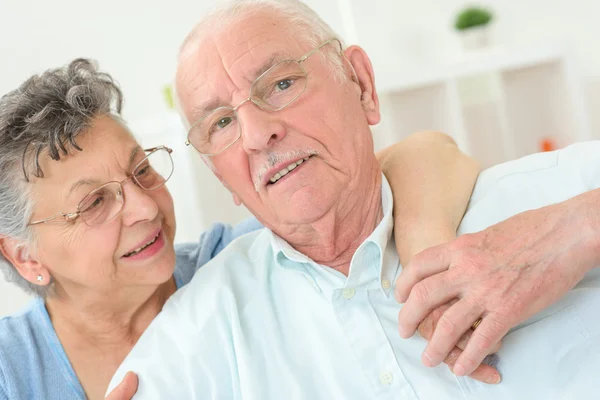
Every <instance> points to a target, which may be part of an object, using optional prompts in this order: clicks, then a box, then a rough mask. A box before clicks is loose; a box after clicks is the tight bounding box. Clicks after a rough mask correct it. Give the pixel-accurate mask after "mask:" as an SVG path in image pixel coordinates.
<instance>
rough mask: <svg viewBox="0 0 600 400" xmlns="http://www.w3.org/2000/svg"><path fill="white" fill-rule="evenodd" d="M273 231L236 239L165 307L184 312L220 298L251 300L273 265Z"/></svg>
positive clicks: (201, 269)
mask: <svg viewBox="0 0 600 400" xmlns="http://www.w3.org/2000/svg"><path fill="white" fill-rule="evenodd" d="M270 235H271V232H270V231H268V230H266V229H263V230H260V231H256V232H252V233H249V234H246V235H244V236H241V237H239V238H237V239H235V240H234V241H232V242H231V244H229V245H228V246H227V247H226V248H225V249H223V251H221V253H219V254H218V255H217V256H216V257H215V258H213V259H212V260H210V261H209V262H207V263H206V264H205V265H204V266H203V267H202V268H200V269H199V270H198V271H197V272H196V273H195V275H194V277H193V278H192V280H191V281H190V283H189V284H188V285H186V286H185V287H183V288H182V289H180V290H178V291H177V292H176V293H175V294H174V295H173V296H171V298H170V299H169V300H168V301H167V304H166V305H165V308H164V310H169V309H171V308H176V309H178V312H181V311H182V310H185V309H188V308H196V306H197V305H198V304H200V303H203V304H205V303H206V302H212V301H215V300H217V299H218V300H219V301H221V302H228V301H235V302H236V303H237V304H239V303H240V301H241V302H243V301H244V299H246V300H249V299H248V296H249V295H250V294H251V293H256V290H255V289H257V288H258V285H260V284H262V283H264V276H265V274H266V273H267V271H268V268H269V265H270V262H269V259H270V258H272V254H273V250H272V247H271V241H270ZM259 281H260V282H259ZM250 288H252V289H253V290H250ZM213 316H214V315H213Z"/></svg>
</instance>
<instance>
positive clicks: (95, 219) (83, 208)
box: [29, 146, 174, 226]
mask: <svg viewBox="0 0 600 400" xmlns="http://www.w3.org/2000/svg"><path fill="white" fill-rule="evenodd" d="M144 151H145V152H146V153H148V154H147V155H146V157H145V158H144V159H143V160H141V161H140V162H139V163H137V164H136V166H135V167H134V168H133V171H132V173H131V174H130V175H129V176H128V177H127V178H125V179H124V180H122V181H121V182H117V181H112V182H107V183H105V184H104V185H102V186H100V187H98V188H96V189H94V190H92V191H91V192H90V193H88V195H87V196H85V197H84V198H83V200H81V202H79V205H78V206H77V211H75V212H72V213H60V214H56V215H53V216H51V217H48V218H44V219H42V220H39V221H33V222H30V223H29V225H38V224H45V223H65V222H71V221H74V220H75V219H77V218H79V217H81V219H82V220H83V222H84V223H85V224H86V225H89V226H92V225H99V224H102V223H104V222H107V221H110V220H111V219H113V218H114V217H116V216H117V214H119V212H121V210H122V209H123V204H124V202H125V197H124V194H123V185H124V184H125V182H127V181H128V180H130V179H131V180H133V182H135V184H136V185H138V186H139V187H140V188H141V189H143V190H155V189H158V188H160V187H162V186H164V184H165V183H166V182H167V181H168V180H169V178H170V177H171V175H173V168H174V167H173V159H172V158H171V153H172V152H173V150H171V149H170V148H168V147H165V146H159V147H154V148H151V149H146V150H144Z"/></svg>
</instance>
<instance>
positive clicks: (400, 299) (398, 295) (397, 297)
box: [394, 292, 404, 304]
mask: <svg viewBox="0 0 600 400" xmlns="http://www.w3.org/2000/svg"><path fill="white" fill-rule="evenodd" d="M394 297H395V298H396V301H397V302H398V303H400V304H402V303H404V302H403V301H402V300H403V299H402V297H401V296H400V292H394Z"/></svg>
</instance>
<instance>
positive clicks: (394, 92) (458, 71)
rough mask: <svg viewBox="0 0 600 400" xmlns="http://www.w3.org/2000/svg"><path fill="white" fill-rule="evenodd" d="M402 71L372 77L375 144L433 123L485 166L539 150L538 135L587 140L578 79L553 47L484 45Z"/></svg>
mask: <svg viewBox="0 0 600 400" xmlns="http://www.w3.org/2000/svg"><path fill="white" fill-rule="evenodd" d="M402 75H403V76H410V77H411V79H410V80H405V81H399V80H398V79H396V78H395V77H393V76H384V77H383V79H381V77H378V82H384V84H383V85H378V91H379V94H380V99H381V106H382V124H381V125H382V126H381V127H378V128H376V129H375V130H374V132H375V134H376V135H380V137H376V144H377V147H381V146H384V145H388V144H390V143H393V142H396V141H397V140H399V139H400V138H402V137H404V136H406V135H408V134H410V133H413V132H416V131H421V130H438V131H442V132H446V133H448V134H450V135H451V136H453V137H454V139H455V140H456V142H457V143H458V145H459V147H460V148H461V149H462V150H463V151H465V152H466V153H467V154H470V155H471V156H473V157H474V158H476V159H477V160H478V161H479V162H480V163H481V164H482V165H483V166H484V167H488V166H491V165H494V164H497V163H499V162H503V161H507V160H511V159H514V158H517V157H521V156H524V155H526V154H531V153H535V152H538V151H541V149H542V148H541V142H542V140H544V139H548V140H551V141H553V142H554V143H555V144H556V146H557V147H563V146H566V145H568V144H570V143H574V142H577V141H583V140H590V139H591V135H590V131H589V125H588V117H587V115H586V112H585V104H584V100H583V93H582V90H581V88H580V86H579V85H580V83H579V80H578V79H577V76H576V74H575V72H574V68H573V66H572V63H571V61H570V59H569V57H567V55H566V54H565V52H563V51H561V50H559V49H538V50H536V51H523V52H506V51H503V50H501V49H490V50H486V51H480V52H478V53H476V54H470V55H469V57H468V58H465V59H463V60H462V61H460V62H458V63H455V64H452V65H445V66H438V67H437V68H431V69H428V70H427V69H426V70H421V71H418V72H417V73H413V74H406V73H405V72H403V73H402Z"/></svg>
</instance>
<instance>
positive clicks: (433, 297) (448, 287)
mask: <svg viewBox="0 0 600 400" xmlns="http://www.w3.org/2000/svg"><path fill="white" fill-rule="evenodd" d="M446 275H447V272H442V273H440V274H437V275H434V276H431V277H429V278H427V279H425V280H423V281H421V282H419V283H417V284H416V285H415V286H414V287H413V289H412V290H411V292H410V295H409V296H408V299H407V300H406V303H404V306H403V307H402V308H401V309H400V312H399V313H398V331H399V333H400V336H401V337H403V338H405V339H406V338H409V337H411V336H412V335H414V333H415V331H416V330H417V326H418V325H419V324H420V323H421V321H423V320H424V319H425V317H426V316H427V314H429V313H430V312H431V310H433V309H434V308H436V307H438V306H440V305H442V304H444V303H446V302H448V301H449V300H451V299H453V298H455V297H456V295H457V291H456V290H455V283H454V282H453V281H452V280H449V279H446Z"/></svg>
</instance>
